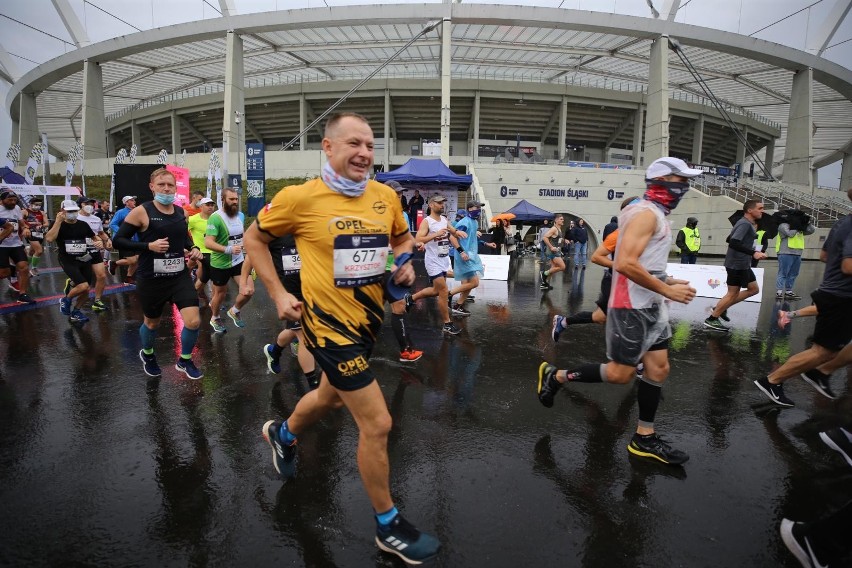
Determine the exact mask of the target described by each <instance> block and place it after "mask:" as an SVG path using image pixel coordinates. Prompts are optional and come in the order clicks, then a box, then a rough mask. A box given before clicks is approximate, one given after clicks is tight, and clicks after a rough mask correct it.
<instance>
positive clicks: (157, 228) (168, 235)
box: [136, 201, 191, 279]
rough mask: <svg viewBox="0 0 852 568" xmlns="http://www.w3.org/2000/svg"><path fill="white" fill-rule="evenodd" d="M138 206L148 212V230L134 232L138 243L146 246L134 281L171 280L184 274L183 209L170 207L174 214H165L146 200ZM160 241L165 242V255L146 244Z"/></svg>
mask: <svg viewBox="0 0 852 568" xmlns="http://www.w3.org/2000/svg"><path fill="white" fill-rule="evenodd" d="M141 207H142V208H143V209H144V210H145V212H146V213H148V228H147V229H146V230H145V231H139V232H138V233H137V234H138V235H139V242H141V243H145V245H146V247H145V249H144V250H142V251H140V253H139V267H138V268H137V269H136V278H137V279H148V278H175V277H178V276H180V275H181V274H183V273H185V272H186V263H185V262H184V247H185V246H186V244H187V243H186V240H187V232H188V231H189V226H188V225H187V221H186V216H185V215H184V214H183V209H182V208H180V207H174V208H173V209H174V212H173V213H172V214H171V215H167V214H165V213H163V212H161V211H160V210H159V209H157V207H156V205H154V202H153V201H147V202H145V203H143V204H142V205H141ZM163 238H165V239H168V240H169V250H168V252H165V253H160V252H153V251H151V250H150V249H149V248H148V247H147V245H148V243H152V242H154V241H156V240H157V239H163ZM190 246H191V245H190Z"/></svg>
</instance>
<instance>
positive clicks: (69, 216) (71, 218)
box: [65, 211, 77, 221]
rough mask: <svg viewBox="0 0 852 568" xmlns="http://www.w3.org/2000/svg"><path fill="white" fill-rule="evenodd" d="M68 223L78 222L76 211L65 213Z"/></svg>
mask: <svg viewBox="0 0 852 568" xmlns="http://www.w3.org/2000/svg"><path fill="white" fill-rule="evenodd" d="M65 220H66V221H76V220H77V212H76V211H68V212H66V213H65Z"/></svg>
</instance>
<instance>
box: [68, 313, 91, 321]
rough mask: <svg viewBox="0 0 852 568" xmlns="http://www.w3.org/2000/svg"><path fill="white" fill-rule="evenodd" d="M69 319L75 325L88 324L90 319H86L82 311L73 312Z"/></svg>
mask: <svg viewBox="0 0 852 568" xmlns="http://www.w3.org/2000/svg"><path fill="white" fill-rule="evenodd" d="M68 319H69V320H71V321H72V322H74V323H86V322H87V321H89V318H87V317H86V314H84V313H83V312H81V311H80V310H72V311H71V315H70V316H68Z"/></svg>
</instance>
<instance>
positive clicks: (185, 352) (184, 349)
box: [180, 326, 198, 359]
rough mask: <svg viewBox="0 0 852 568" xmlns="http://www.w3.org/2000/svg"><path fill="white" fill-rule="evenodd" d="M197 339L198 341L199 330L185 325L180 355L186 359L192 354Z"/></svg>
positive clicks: (181, 337)
mask: <svg viewBox="0 0 852 568" xmlns="http://www.w3.org/2000/svg"><path fill="white" fill-rule="evenodd" d="M196 341H198V330H197V329H189V328H187V327H186V326H183V331H181V332H180V356H181V357H183V358H184V359H186V358H188V357H190V356H192V350H193V348H194V347H195V342H196Z"/></svg>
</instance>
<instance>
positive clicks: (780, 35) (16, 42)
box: [0, 0, 852, 187]
mask: <svg viewBox="0 0 852 568" xmlns="http://www.w3.org/2000/svg"><path fill="white" fill-rule="evenodd" d="M67 1H68V2H69V3H70V5H71V7H72V8H73V10H74V11H75V12H76V14H77V16H78V18H79V19H80V21H81V22H82V24H83V26H84V28H85V29H86V32H87V34H88V36H89V39H90V40H91V41H92V42H93V43H95V42H98V41H104V40H107V39H111V38H113V37H117V36H121V35H126V34H131V33H135V32H137V31H139V30H142V31H144V30H148V29H151V28H155V27H163V26H169V25H173V24H179V23H184V22H189V21H194V20H201V19H208V18H218V17H220V13H219V1H218V0H67ZM651 1H652V2H653V4H654V6H655V7H656V8H657V9H658V10H661V9H662V6H663V4H664V3H665V0H651ZM837 1H838V0H682V1H681V8H680V10H679V11H678V15H677V17H676V18H675V21H677V22H683V23H689V24H693V25H699V26H705V27H710V28H714V29H720V30H725V31H729V32H735V33H740V34H744V35H752V34H754V37H757V38H760V39H764V40H767V41H772V42H776V43H780V44H783V45H787V46H789V47H793V48H796V49H802V50H803V49H805V48H806V47H807V45H808V40H809V39H811V38H812V37H813V36H814V34H815V33H816V32H817V31H818V30H819V29H820V27H821V25H822V24H823V22H824V20H825V19H826V16H827V15H828V14H829V12H830V11H831V9H832V8H833V6H834V4H835V3H836V2H837ZM441 2H442V0H432V1H429V0H419V1H416V2H415V1H411V0H394V1H392V2H391V1H383V0H233V4H234V5H235V7H236V12H237V14H247V13H255V12H266V11H272V10H279V9H282V10H283V9H300V8H323V7H325V6H332V7H334V6H348V5H359V4H371V5H375V4H424V3H425V4H440V3H441ZM464 3H465V4H506V5H526V6H542V7H547V8H565V9H573V10H578V9H579V10H589V11H596V12H606V13H617V14H628V15H631V16H645V17H651V15H650V13H651V11H650V8H649V7H648V3H647V0H510V1H509V2H503V1H499V0H491V1H485V0H464ZM800 10H801V11H800ZM105 11H107V12H109V13H110V14H112V15H109V14H107V13H105ZM795 12H799V13H797V14H794V13H795ZM767 15H770V16H769V17H767ZM785 16H790V17H788V18H786V19H784V20H783V21H781V22H779V23H775V24H774V25H770V24H773V22H775V21H776V20H781V19H782V18H784V17H785ZM15 20H17V21H15ZM766 26H769V27H767V28H766V29H761V28H764V27H766ZM832 44H834V45H833V47H830V48H829V49H827V50H826V51H825V52H824V54H823V57H824V58H826V59H828V60H830V61H833V62H835V63H838V64H840V65H843V66H845V67H847V68H852V14H849V15H848V16H847V17H846V19H845V21H844V22H843V23H842V24H841V26H840V28H839V29H838V31H837V32H836V34H835V35H834V38H833V39H832V41H831V43H830V45H832ZM0 46H2V48H3V49H5V50H6V52H7V53H8V54H9V56H10V57H9V58H10V59H11V61H12V63H13V64H14V65H15V66H17V71H18V73H19V75H23V74H24V73H26V72H27V71H29V70H30V69H32V68H33V67H35V66H37V65H39V64H41V63H44V62H46V61H49V60H50V59H53V58H55V57H58V56H60V55H62V54H64V53H66V52H68V51H72V50H74V49H75V46H74V45H73V43H72V40H71V36H70V34H69V33H68V32H67V31H66V29H65V26H64V25H63V23H62V20H61V19H60V18H59V15H58V14H57V12H56V10H55V9H54V7H53V3H52V2H51V0H3V2H2V3H0ZM8 88H9V85H8V83H6V82H4V81H3V80H2V79H0V101H2V102H3V105H2V109H0V152H3V155H5V152H4V149H5V148H7V147H8V145H9V140H10V137H11V121H10V119H9V115H8V112H7V111H6V109H5V100H6V93H7V92H8ZM0 158H2V156H0ZM835 170H836V171H835ZM839 178H840V166H839V163H838V164H835V165H833V166H829V167H828V168H823V170H820V180H819V184H820V185H826V186H832V187H836V186H837V184H838V182H839Z"/></svg>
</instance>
